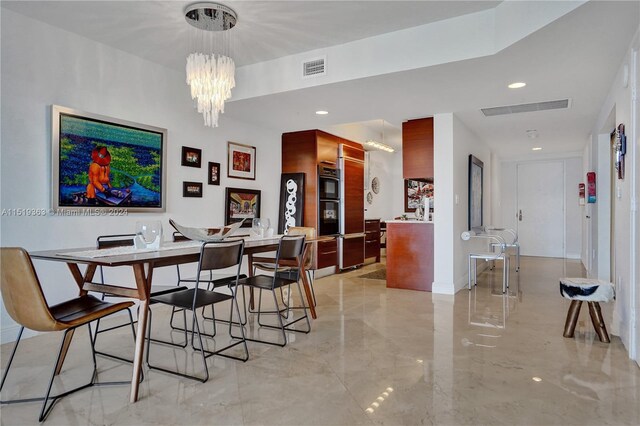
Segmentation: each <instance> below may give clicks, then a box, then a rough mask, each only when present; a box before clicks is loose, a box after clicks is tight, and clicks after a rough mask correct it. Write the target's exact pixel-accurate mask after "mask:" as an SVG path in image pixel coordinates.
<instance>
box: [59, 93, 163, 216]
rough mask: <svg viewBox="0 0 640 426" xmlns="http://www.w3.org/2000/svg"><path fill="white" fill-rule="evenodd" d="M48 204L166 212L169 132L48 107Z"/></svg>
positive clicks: (69, 109)
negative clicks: (49, 133)
mask: <svg viewBox="0 0 640 426" xmlns="http://www.w3.org/2000/svg"><path fill="white" fill-rule="evenodd" d="M51 122H52V150H51V152H52V167H51V169H52V173H53V177H52V183H53V193H52V197H51V198H52V204H53V208H54V209H58V208H78V207H91V208H92V209H93V208H99V209H109V210H112V211H113V210H114V209H115V208H118V209H120V208H121V209H122V212H125V211H131V212H163V211H165V202H164V200H165V187H166V173H165V170H166V145H167V130H166V129H161V128H158V127H153V126H147V125H144V124H138V123H133V122H131V121H126V120H120V119H116V118H111V117H106V116H103V115H98V114H92V113H88V112H83V111H78V110H74V109H71V108H65V107H62V106H59V105H53V107H52V117H51Z"/></svg>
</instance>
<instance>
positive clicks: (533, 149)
mask: <svg viewBox="0 0 640 426" xmlns="http://www.w3.org/2000/svg"><path fill="white" fill-rule="evenodd" d="M531 151H542V148H541V147H539V146H536V147H535V148H531Z"/></svg>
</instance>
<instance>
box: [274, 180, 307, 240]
mask: <svg viewBox="0 0 640 426" xmlns="http://www.w3.org/2000/svg"><path fill="white" fill-rule="evenodd" d="M304 187H305V174H304V173H282V174H281V175H280V209H279V211H278V234H286V233H287V231H288V229H289V228H291V227H293V226H304V224H303V222H304Z"/></svg>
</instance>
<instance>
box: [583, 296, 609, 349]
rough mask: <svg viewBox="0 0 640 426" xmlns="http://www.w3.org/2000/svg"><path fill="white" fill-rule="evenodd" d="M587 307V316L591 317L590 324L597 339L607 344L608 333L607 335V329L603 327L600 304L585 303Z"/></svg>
mask: <svg viewBox="0 0 640 426" xmlns="http://www.w3.org/2000/svg"><path fill="white" fill-rule="evenodd" d="M587 304H588V305H589V315H590V316H591V323H592V324H593V328H595V329H596V333H598V338H599V339H600V341H601V342H603V343H609V342H611V340H610V339H609V333H607V327H606V326H605V325H604V318H602V311H601V310H600V304H599V303H598V302H587Z"/></svg>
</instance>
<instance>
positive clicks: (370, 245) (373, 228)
mask: <svg viewBox="0 0 640 426" xmlns="http://www.w3.org/2000/svg"><path fill="white" fill-rule="evenodd" d="M364 233H365V239H364V258H365V259H369V258H372V257H375V259H376V262H380V219H367V220H365V221H364Z"/></svg>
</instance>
